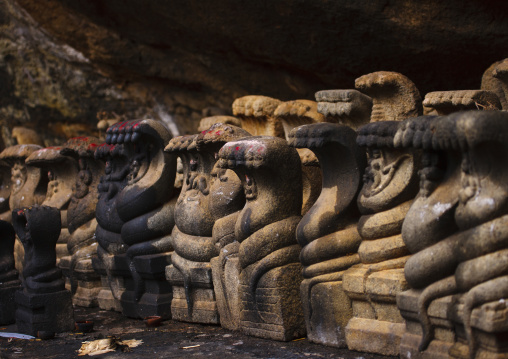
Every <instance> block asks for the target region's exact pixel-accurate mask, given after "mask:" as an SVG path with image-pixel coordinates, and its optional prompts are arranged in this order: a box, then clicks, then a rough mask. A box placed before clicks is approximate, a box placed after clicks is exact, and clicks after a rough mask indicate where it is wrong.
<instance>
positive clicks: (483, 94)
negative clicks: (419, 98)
mask: <svg viewBox="0 0 508 359" xmlns="http://www.w3.org/2000/svg"><path fill="white" fill-rule="evenodd" d="M500 109H501V103H500V102H499V98H498V97H497V95H496V94H495V93H494V92H490V91H483V90H462V91H436V92H429V93H428V94H427V95H425V100H423V110H424V113H425V114H426V115H440V116H444V115H449V114H450V113H452V112H457V111H465V110H500Z"/></svg>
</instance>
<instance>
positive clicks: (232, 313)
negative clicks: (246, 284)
mask: <svg viewBox="0 0 508 359" xmlns="http://www.w3.org/2000/svg"><path fill="white" fill-rule="evenodd" d="M210 264H211V266H212V278H213V288H214V291H215V296H216V298H217V310H218V311H219V317H220V325H221V327H223V328H226V329H229V330H237V329H239V326H240V307H239V302H238V300H239V298H238V295H239V293H238V286H239V283H240V270H241V267H240V263H239V259H238V257H233V258H227V259H226V261H225V263H224V264H222V263H221V261H220V259H219V257H215V258H212V260H211V261H210Z"/></svg>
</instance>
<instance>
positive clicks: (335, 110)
mask: <svg viewBox="0 0 508 359" xmlns="http://www.w3.org/2000/svg"><path fill="white" fill-rule="evenodd" d="M316 101H318V107H317V109H318V111H319V112H320V113H322V114H323V115H324V116H325V117H326V121H327V122H334V123H339V124H341V125H346V126H349V127H351V128H353V129H355V130H356V129H357V128H358V127H360V126H362V125H365V124H367V123H369V121H370V114H371V112H372V99H371V98H370V97H369V96H367V95H364V94H362V93H361V92H360V91H357V90H324V91H318V92H316Z"/></svg>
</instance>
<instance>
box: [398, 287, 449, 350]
mask: <svg viewBox="0 0 508 359" xmlns="http://www.w3.org/2000/svg"><path fill="white" fill-rule="evenodd" d="M420 294H421V290H414V289H411V290H408V291H405V292H402V293H399V294H398V295H397V307H398V308H399V310H400V312H401V315H402V317H403V318H404V319H405V320H406V333H405V334H404V335H403V337H402V339H401V343H400V357H401V358H418V359H431V358H438V359H439V358H443V359H444V358H449V357H450V356H449V354H448V350H449V349H450V348H451V346H452V345H453V344H454V343H455V341H456V336H455V330H454V324H453V322H452V321H451V319H450V313H451V310H452V307H453V305H454V303H455V302H456V300H457V299H456V297H454V296H447V297H444V298H440V299H437V300H435V301H433V302H432V303H431V304H430V305H429V308H428V314H429V318H430V321H431V323H432V325H433V326H434V340H432V341H431V342H430V344H429V346H428V348H427V349H426V350H425V351H423V352H420V351H419V350H418V347H419V345H420V342H421V340H422V327H421V324H420V322H419V321H418V304H417V303H418V297H419V295H420Z"/></svg>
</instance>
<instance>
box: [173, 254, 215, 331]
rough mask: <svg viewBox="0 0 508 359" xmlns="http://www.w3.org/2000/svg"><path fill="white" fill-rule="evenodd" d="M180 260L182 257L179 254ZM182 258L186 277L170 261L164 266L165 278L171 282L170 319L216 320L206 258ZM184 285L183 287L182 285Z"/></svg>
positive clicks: (203, 321)
mask: <svg viewBox="0 0 508 359" xmlns="http://www.w3.org/2000/svg"><path fill="white" fill-rule="evenodd" d="M180 260H183V259H182V258H181V257H180ZM183 261H185V263H186V265H187V271H188V275H189V278H188V281H189V282H190V283H185V281H184V276H183V274H182V272H180V271H179V270H178V269H176V268H175V267H174V266H173V265H170V266H168V267H167V268H166V278H167V280H168V281H169V283H170V284H171V285H172V286H173V302H172V303H171V314H172V316H173V319H174V320H179V321H182V322H192V323H204V324H219V312H218V309H217V302H216V300H215V293H214V290H213V281H212V266H211V265H210V263H209V262H192V261H187V260H183ZM186 285H187V286H188V289H187V290H186V288H185V286H186Z"/></svg>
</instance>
